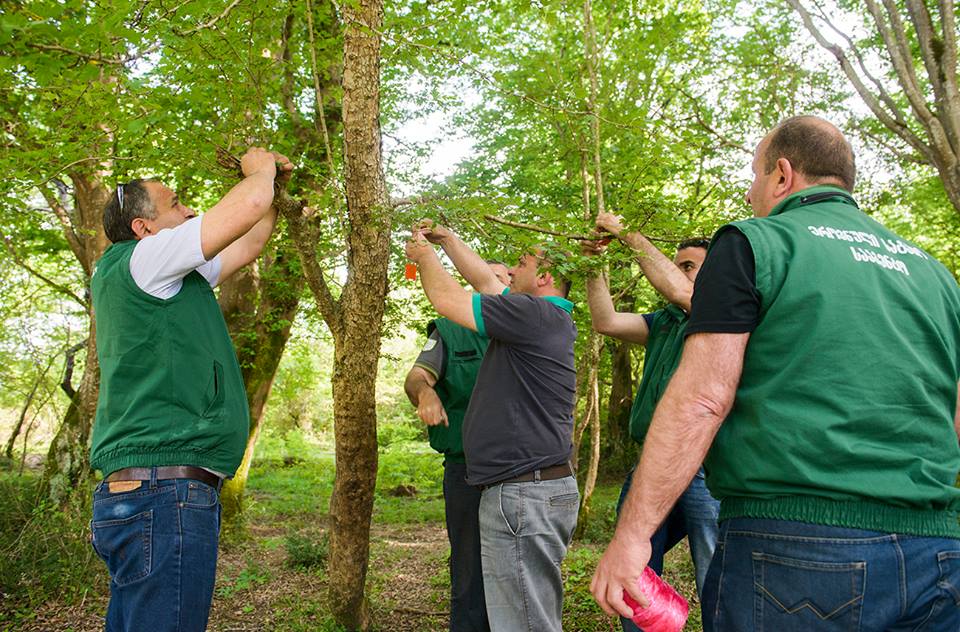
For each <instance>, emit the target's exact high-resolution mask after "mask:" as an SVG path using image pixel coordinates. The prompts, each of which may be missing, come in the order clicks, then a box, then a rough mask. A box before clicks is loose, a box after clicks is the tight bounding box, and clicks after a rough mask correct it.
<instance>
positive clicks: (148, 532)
mask: <svg viewBox="0 0 960 632" xmlns="http://www.w3.org/2000/svg"><path fill="white" fill-rule="evenodd" d="M152 531H153V510H152V509H151V510H147V511H144V512H141V513H138V514H136V515H133V516H130V517H129V518H122V519H118V520H101V521H99V522H92V523H91V532H92V534H93V538H92V543H93V550H94V551H96V552H97V555H99V556H100V558H101V559H103V561H104V562H106V564H107V569H108V570H109V571H110V579H111V580H112V581H113V582H114V583H115V584H116V585H117V586H124V585H126V584H130V583H133V582H135V581H137V580H140V579H143V578H144V577H146V576H147V575H149V574H150V566H151V552H152Z"/></svg>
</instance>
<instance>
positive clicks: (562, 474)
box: [480, 463, 573, 489]
mask: <svg viewBox="0 0 960 632" xmlns="http://www.w3.org/2000/svg"><path fill="white" fill-rule="evenodd" d="M568 476H573V468H571V467H570V464H569V463H561V464H559V465H551V466H550V467H545V468H543V469H539V470H533V471H532V472H527V473H525V474H520V475H519V476H514V477H513V478H507V479H504V480H502V481H497V482H496V483H490V484H489V485H481V486H480V488H481V489H486V488H488V487H493V486H494V485H503V484H504V483H529V482H531V481H537V480H540V481H554V480H556V479H558V478H566V477H568Z"/></svg>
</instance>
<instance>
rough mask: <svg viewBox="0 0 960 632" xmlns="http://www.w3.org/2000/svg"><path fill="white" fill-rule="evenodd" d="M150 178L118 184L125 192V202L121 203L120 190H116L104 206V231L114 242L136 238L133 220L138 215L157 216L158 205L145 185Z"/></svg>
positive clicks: (150, 217)
mask: <svg viewBox="0 0 960 632" xmlns="http://www.w3.org/2000/svg"><path fill="white" fill-rule="evenodd" d="M145 182H152V180H149V179H137V180H131V181H130V182H128V183H126V184H118V185H117V189H118V190H122V192H123V204H122V205H121V204H120V198H119V196H118V195H117V194H118V191H117V190H114V192H113V195H112V196H110V200H109V201H108V202H107V205H106V206H105V207H104V208H103V231H104V232H105V233H106V234H107V239H109V240H110V241H112V242H113V243H117V242H120V241H129V240H131V239H136V238H137V236H136V234H134V232H133V229H132V228H130V224H131V222H133V220H135V219H136V218H138V217H143V218H145V219H153V218H154V217H156V216H157V207H156V205H154V203H153V200H151V199H150V192H149V191H147V187H145V186H143V184H144V183H145Z"/></svg>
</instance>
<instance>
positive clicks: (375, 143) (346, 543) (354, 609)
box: [329, 0, 392, 630]
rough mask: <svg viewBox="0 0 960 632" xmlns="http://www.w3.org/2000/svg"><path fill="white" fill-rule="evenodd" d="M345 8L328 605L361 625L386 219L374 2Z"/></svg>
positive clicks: (365, 615) (377, 1) (365, 621)
mask: <svg viewBox="0 0 960 632" xmlns="http://www.w3.org/2000/svg"><path fill="white" fill-rule="evenodd" d="M342 6H343V19H344V22H345V31H344V42H343V58H344V65H343V135H344V158H345V160H344V181H345V191H346V198H347V216H348V219H349V222H350V230H349V232H348V234H347V245H348V251H347V282H346V285H345V286H344V288H343V293H342V295H341V298H340V301H339V302H340V314H341V320H340V322H339V325H340V326H339V327H338V328H337V329H335V330H334V347H335V351H334V371H333V402H334V404H333V408H334V434H335V437H336V442H337V443H336V463H337V466H336V475H335V478H334V486H333V495H332V497H331V499H330V561H329V591H330V606H331V609H332V611H333V615H334V618H335V619H336V621H337V623H339V624H340V625H342V626H343V627H345V628H347V629H349V630H366V629H369V627H370V617H369V611H368V607H367V603H366V600H365V598H364V584H365V582H366V576H367V563H368V561H369V552H370V550H369V549H370V519H371V516H372V514H373V494H374V487H375V485H376V480H377V418H376V414H377V411H376V378H377V362H378V360H379V357H380V335H381V327H382V324H383V311H384V302H385V299H386V295H387V291H388V284H387V263H388V260H389V247H390V241H389V240H390V220H391V216H392V209H391V208H390V206H389V203H388V198H387V193H386V183H385V181H384V176H383V161H382V154H381V146H380V143H381V137H380V46H381V42H380V34H379V30H380V28H381V26H382V23H383V4H382V2H381V0H359V2H355V3H346V4H344V5H342Z"/></svg>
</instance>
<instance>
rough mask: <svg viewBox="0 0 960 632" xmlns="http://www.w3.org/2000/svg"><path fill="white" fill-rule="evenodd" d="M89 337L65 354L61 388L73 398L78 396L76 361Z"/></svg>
mask: <svg viewBox="0 0 960 632" xmlns="http://www.w3.org/2000/svg"><path fill="white" fill-rule="evenodd" d="M87 340H88V339H87V338H84V339H83V340H82V341H80V342H78V343H77V344H75V345H73V346H72V347H70V348H69V349H67V350H66V351H65V352H64V354H65V355H66V357H67V360H66V363H65V364H64V367H63V379H62V380H61V381H60V388H61V389H63V392H64V393H66V394H67V397H69V398H70V399H71V400H73V398H74V397H75V396H76V394H77V390H76V389H75V388H73V368H74V364H75V362H76V356H77V352H78V351H80V350H81V349H83V348H84V347H85V346H87Z"/></svg>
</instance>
